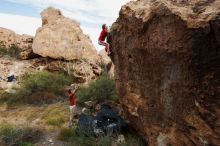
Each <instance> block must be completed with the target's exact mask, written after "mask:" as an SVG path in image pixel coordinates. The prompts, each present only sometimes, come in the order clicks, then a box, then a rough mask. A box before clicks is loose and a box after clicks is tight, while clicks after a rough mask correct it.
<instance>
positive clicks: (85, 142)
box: [58, 128, 97, 146]
mask: <svg viewBox="0 0 220 146" xmlns="http://www.w3.org/2000/svg"><path fill="white" fill-rule="evenodd" d="M58 139H59V140H61V141H66V142H69V143H70V145H71V146H72V145H74V146H96V143H97V142H96V141H97V140H96V138H94V137H85V136H78V135H77V134H76V132H75V128H72V129H70V128H62V129H61V130H60V133H59V135H58Z"/></svg>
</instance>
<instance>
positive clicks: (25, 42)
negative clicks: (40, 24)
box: [0, 28, 36, 60]
mask: <svg viewBox="0 0 220 146" xmlns="http://www.w3.org/2000/svg"><path fill="white" fill-rule="evenodd" d="M32 43H33V37H32V36H29V35H26V34H23V35H18V34H16V33H15V32H13V31H11V30H9V29H6V28H0V47H1V48H3V49H6V50H9V49H10V48H11V47H16V48H17V49H19V52H20V54H19V55H18V56H19V58H20V59H24V60H25V59H30V58H34V57H35V56H36V54H34V53H33V51H32Z"/></svg>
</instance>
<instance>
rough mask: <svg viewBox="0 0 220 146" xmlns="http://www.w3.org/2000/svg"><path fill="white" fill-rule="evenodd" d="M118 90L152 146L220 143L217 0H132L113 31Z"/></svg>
mask: <svg viewBox="0 0 220 146" xmlns="http://www.w3.org/2000/svg"><path fill="white" fill-rule="evenodd" d="M110 42H111V43H110V46H111V50H112V52H113V55H112V59H113V62H114V64H115V78H116V86H117V92H118V93H119V96H120V97H122V100H121V101H122V102H121V103H122V104H123V107H124V112H125V113H126V116H127V118H128V120H129V121H130V123H131V125H133V127H134V128H135V129H136V130H137V131H138V132H139V133H140V134H141V135H142V136H143V137H144V138H145V140H146V141H147V142H148V144H149V145H150V146H155V145H159V146H164V145H172V146H177V145H178V146H183V145H187V146H193V145H219V144H220V1H219V0H206V1H204V0H195V1H188V0H175V1H174V0H137V1H132V2H130V3H128V4H127V5H125V6H123V7H122V9H121V11H120V16H119V18H118V19H117V21H116V22H115V23H114V24H113V26H112V30H111V38H110Z"/></svg>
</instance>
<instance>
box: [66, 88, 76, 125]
mask: <svg viewBox="0 0 220 146" xmlns="http://www.w3.org/2000/svg"><path fill="white" fill-rule="evenodd" d="M68 95H69V103H70V106H69V107H70V121H69V127H72V122H73V118H74V117H75V116H76V90H74V91H73V92H72V90H71V89H69V90H68Z"/></svg>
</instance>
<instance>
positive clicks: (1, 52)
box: [0, 46, 7, 55]
mask: <svg viewBox="0 0 220 146" xmlns="http://www.w3.org/2000/svg"><path fill="white" fill-rule="evenodd" d="M6 54H7V49H5V48H3V47H1V46H0V55H6Z"/></svg>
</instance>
